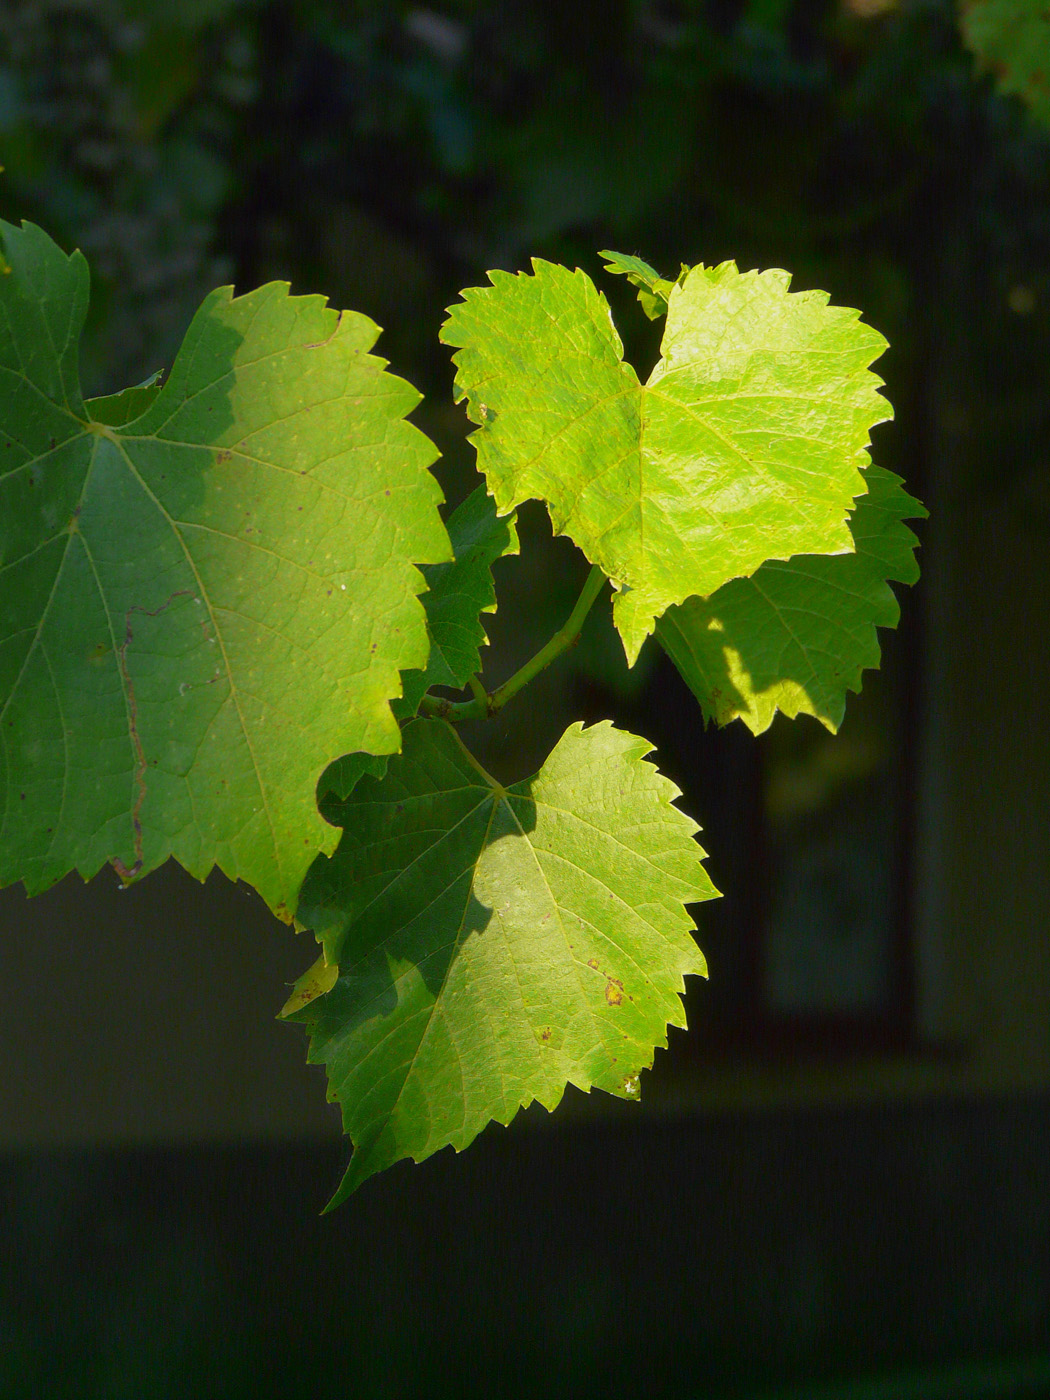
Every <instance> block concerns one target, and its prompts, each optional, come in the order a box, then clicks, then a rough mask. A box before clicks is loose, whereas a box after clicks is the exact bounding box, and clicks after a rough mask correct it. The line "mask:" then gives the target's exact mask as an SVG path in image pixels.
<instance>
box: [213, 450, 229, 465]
mask: <svg viewBox="0 0 1050 1400" xmlns="http://www.w3.org/2000/svg"><path fill="white" fill-rule="evenodd" d="M232 456H233V453H232V452H231V451H230V449H229V448H228V447H220V449H219V450H218V452H216V454H215V461H216V463H218V462H228V461H229V460H230V459H231V457H232Z"/></svg>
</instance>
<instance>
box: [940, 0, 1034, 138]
mask: <svg viewBox="0 0 1050 1400" xmlns="http://www.w3.org/2000/svg"><path fill="white" fill-rule="evenodd" d="M960 18H961V22H962V31H963V35H964V36H965V39H966V42H967V44H968V45H969V47H970V48H971V49H972V50H973V52H974V54H975V55H976V56H977V58H978V59H979V60H980V62H981V63H982V65H983V66H984V67H986V68H988V69H990V71H991V72H992V73H993V74H994V75H995V79H996V83H997V86H998V88H999V91H1000V92H1005V93H1016V94H1017V96H1018V97H1020V98H1021V99H1022V100H1023V101H1024V102H1026V103H1027V104H1028V107H1029V108H1030V110H1031V112H1032V115H1033V116H1034V117H1035V118H1036V119H1037V120H1038V121H1040V122H1042V123H1043V125H1044V126H1050V13H1048V12H1047V8H1046V6H1045V5H1044V4H1042V3H1041V0H962V4H961V6H960Z"/></svg>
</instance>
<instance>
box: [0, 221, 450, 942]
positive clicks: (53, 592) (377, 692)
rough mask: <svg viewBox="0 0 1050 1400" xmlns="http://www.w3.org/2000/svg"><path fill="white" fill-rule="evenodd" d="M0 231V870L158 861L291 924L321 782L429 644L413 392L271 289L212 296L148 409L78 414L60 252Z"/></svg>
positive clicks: (391, 727)
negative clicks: (235, 885) (243, 884)
mask: <svg viewBox="0 0 1050 1400" xmlns="http://www.w3.org/2000/svg"><path fill="white" fill-rule="evenodd" d="M0 238H2V241H3V253H4V258H5V263H6V265H7V266H8V267H9V268H10V271H9V272H8V273H7V274H6V275H3V276H0V307H2V313H3V314H2V320H0V385H2V390H3V397H2V404H3V407H2V410H0V412H2V420H0V428H2V432H0V493H2V495H0V738H2V749H0V801H2V804H3V808H2V812H3V815H2V820H0V882H2V883H9V882H11V881H14V880H16V879H20V878H21V879H24V881H25V884H26V887H27V889H29V890H30V891H31V892H34V891H37V890H41V889H44V888H46V887H47V886H48V885H50V884H52V883H53V882H54V881H55V880H57V879H59V878H60V876H62V875H63V874H65V873H66V872H67V871H70V870H77V871H79V872H80V873H81V874H82V875H83V876H85V878H86V877H88V876H90V875H92V874H94V873H95V871H97V870H98V869H99V867H100V866H101V865H102V864H103V862H105V861H107V860H112V861H113V862H114V864H115V865H117V867H118V869H120V870H121V871H122V873H124V874H125V878H130V877H131V876H133V875H136V874H140V873H144V872H146V871H148V870H150V869H152V868H154V867H155V866H157V865H159V864H160V863H161V862H162V861H163V860H165V859H166V858H167V857H168V856H171V855H173V856H175V857H176V858H177V859H178V860H179V861H180V862H181V863H182V864H183V865H184V866H185V867H186V868H187V870H189V871H190V872H191V873H192V874H194V875H196V876H198V877H200V878H203V877H204V876H205V875H206V874H207V873H208V871H209V870H210V869H211V868H212V867H213V865H218V866H219V867H220V868H221V869H222V870H224V871H225V872H226V874H227V875H229V876H230V877H231V878H242V879H244V880H246V881H248V882H249V883H250V884H252V885H254V886H255V887H256V888H257V889H258V890H259V891H260V892H261V893H262V895H263V896H264V898H265V899H266V900H267V902H268V903H269V904H270V905H271V907H272V908H273V909H274V910H275V911H276V912H278V913H279V914H281V915H282V916H284V917H289V916H290V909H291V908H292V907H293V905H294V901H295V896H296V893H297V891H298V887H299V884H300V882H301V879H302V875H303V873H304V871H305V870H306V868H307V866H308V865H309V863H310V861H311V860H312V859H313V856H314V855H315V854H316V852H317V851H318V850H327V849H331V847H332V845H333V844H334V841H335V840H336V833H335V832H334V831H333V830H332V828H331V827H330V826H328V825H326V823H325V822H323V821H322V819H321V818H320V816H319V815H318V813H317V810H316V805H315V802H314V787H315V784H316V781H317V778H318V776H319V775H320V773H321V771H322V770H323V768H324V767H325V765H326V763H328V762H329V761H330V760H331V759H332V757H333V756H334V755H336V754H338V753H340V752H344V751H346V750H348V749H361V750H367V751H371V752H372V753H387V752H391V751H393V750H394V749H396V748H397V747H398V745H399V742H400V732H399V729H398V726H397V722H396V720H395V718H394V716H393V715H392V714H391V711H390V704H389V702H390V700H391V699H392V698H393V697H395V696H397V695H399V694H400V691H401V678H400V672H401V671H403V670H407V669H410V668H412V667H416V666H422V665H424V664H425V662H426V657H427V651H428V647H427V637H426V625H425V619H424V613H423V608H422V606H421V604H420V602H419V600H418V597H417V594H418V593H420V592H421V591H422V589H423V578H422V575H421V573H420V572H419V570H418V569H417V568H415V567H414V564H415V563H436V562H439V561H441V560H443V559H446V558H448V557H449V552H450V551H449V545H448V539H447V536H446V534H445V530H444V527H443V526H442V524H441V519H440V516H439V514H438V510H437V503H438V500H439V498H440V492H439V490H438V487H437V484H436V482H435V481H434V479H433V477H432V476H431V475H430V473H429V472H428V471H427V467H428V465H429V463H430V462H431V461H432V460H433V459H434V456H435V453H434V450H433V448H432V446H431V444H430V443H429V442H428V441H427V439H426V438H425V437H423V435H422V434H421V433H420V432H418V430H417V429H415V428H413V427H411V426H410V425H408V424H407V423H405V422H404V421H403V419H404V415H405V414H406V413H407V412H408V411H409V410H410V409H411V408H412V407H413V406H414V405H415V404H416V403H417V401H418V397H419V396H418V395H417V394H416V392H415V390H414V389H412V388H411V386H409V385H408V384H406V383H404V381H402V380H400V379H396V378H394V377H393V376H392V375H389V374H387V373H386V372H385V362H384V361H382V360H379V359H377V358H375V357H374V356H372V355H370V354H369V353H368V352H369V350H370V348H371V346H372V344H373V343H374V341H375V338H376V335H377V333H378V331H377V328H376V326H375V325H374V324H373V323H372V322H371V321H369V320H368V319H367V318H366V317H364V316H360V315H357V314H356V313H354V312H342V313H339V312H336V311H333V310H331V309H329V308H328V307H327V306H326V305H325V302H324V300H323V298H321V297H317V296H311V297H292V296H290V295H289V291H288V287H287V285H286V284H283V283H271V284H270V285H269V286H266V287H262V288H260V289H259V290H258V291H255V292H251V293H249V294H248V295H247V296H242V297H237V298H234V297H233V294H232V291H231V289H229V288H223V289H220V290H218V291H216V292H213V293H212V294H211V295H210V296H209V297H208V298H207V299H206V300H205V302H204V304H203V305H202V307H201V309H200V310H199V311H198V313H197V315H196V316H195V318H194V320H193V323H192V324H191V326H190V328H189V330H188V332H187V334H186V339H185V341H184V343H183V346H182V348H181V350H180V351H179V353H178V356H177V357H176V360H175V363H174V365H173V367H172V370H171V373H170V375H169V377H168V379H167V381H166V383H165V384H164V386H163V387H162V388H161V390H160V392H159V393H157V394H156V395H155V396H152V397H151V401H150V402H149V403H148V404H147V406H146V408H145V411H144V412H143V413H141V414H140V416H138V417H137V418H135V419H133V420H131V421H128V422H125V423H123V424H120V425H118V426H116V427H114V426H112V425H111V424H110V423H101V422H98V421H92V420H91V419H90V416H89V411H88V410H87V408H86V406H85V404H84V402H83V399H82V398H81V393H80V389H79V385H78V374H77V344H78V338H79V335H80V330H81V326H82V324H83V320H84V314H85V311H86V308H87V299H88V273H87V265H86V263H85V262H84V259H83V258H82V257H81V255H80V254H79V253H74V254H73V255H72V256H71V257H67V256H66V255H65V254H64V253H62V252H61V250H60V249H59V248H58V247H56V245H55V244H54V243H53V242H51V240H50V239H49V238H48V237H47V236H46V235H45V234H44V233H42V232H41V231H40V230H39V229H37V228H34V227H32V226H31V225H24V226H23V227H22V228H21V229H16V228H13V227H11V226H10V225H7V224H4V225H2V226H0ZM147 396H148V395H147ZM110 405H112V399H111V400H110ZM103 413H104V414H105V409H104V410H103ZM110 416H111V417H112V416H113V415H112V413H111V414H110ZM117 416H118V417H119V416H120V415H119V414H118V415H117Z"/></svg>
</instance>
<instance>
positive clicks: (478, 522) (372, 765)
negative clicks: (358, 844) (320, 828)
mask: <svg viewBox="0 0 1050 1400" xmlns="http://www.w3.org/2000/svg"><path fill="white" fill-rule="evenodd" d="M446 526H447V528H448V534H449V539H450V540H451V541H452V550H453V553H454V555H455V558H454V559H453V561H452V562H451V563H449V564H428V565H425V566H424V569H423V576H424V578H425V579H426V581H427V589H428V592H426V593H424V594H423V607H424V608H425V609H426V614H427V631H428V632H429V635H430V660H429V661H428V662H427V668H426V671H425V672H423V671H408V672H406V673H405V675H404V676H403V677H402V680H403V682H404V695H403V696H402V697H401V698H400V699H399V700H395V701H394V705H393V709H394V714H395V715H396V716H397V718H398V719H399V720H400V721H401V722H402V723H404V722H405V721H406V720H409V719H411V718H412V717H413V716H414V715H415V713H416V711H417V710H418V709H419V702H420V700H422V698H423V696H424V695H425V694H426V692H427V691H428V690H429V689H430V687H431V686H432V685H445V686H450V687H452V688H454V689H456V690H461V689H462V688H463V687H464V686H465V685H466V684H467V682H468V681H469V680H470V678H471V676H473V675H476V674H477V672H478V670H479V669H480V667H481V654H480V650H479V648H480V647H481V646H482V645H484V644H486V642H487V638H486V636H485V629H484V627H483V626H482V625H481V619H480V614H481V613H483V612H489V613H491V612H495V611H496V589H495V586H494V584H493V582H492V566H493V564H494V563H495V562H496V560H497V559H502V558H503V556H504V555H506V554H517V552H518V535H517V530H516V528H515V521H514V516H513V515H509V516H499V515H497V514H496V503H495V501H493V499H492V497H491V496H490V495H489V493H488V492H487V491H486V490H485V488H484V486H479V487H478V488H477V489H476V490H475V491H472V492H471V493H470V495H469V496H468V497H467V498H466V500H465V501H463V502H462V503H461V504H460V505H459V506H457V507H456V509H455V510H454V511H453V512H452V514H451V515H450V516H449V518H448V520H447V521H446ZM385 772H386V758H385V756H384V757H374V756H373V755H371V754H361V753H348V754H344V755H343V757H342V758H337V759H336V761H335V762H334V763H332V764H330V765H329V766H328V768H327V769H326V770H325V772H324V774H323V775H322V777H321V781H320V783H319V784H318V789H317V791H318V800H319V801H320V802H321V804H322V806H321V810H322V812H323V813H324V814H325V816H326V817H328V818H329V819H330V820H333V821H334V820H338V818H337V817H336V816H335V815H333V812H332V811H331V810H330V802H328V801H326V800H325V799H326V798H327V797H328V795H329V794H331V796H332V797H333V798H335V799H336V800H337V801H345V800H346V798H347V797H348V796H349V795H350V793H351V792H352V791H353V788H354V784H355V783H356V782H357V781H358V780H359V779H360V778H362V777H364V776H365V775H366V774H367V775H368V776H369V777H373V778H381V777H382V776H383V774H384V773H385Z"/></svg>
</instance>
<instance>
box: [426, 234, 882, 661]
mask: <svg viewBox="0 0 1050 1400" xmlns="http://www.w3.org/2000/svg"><path fill="white" fill-rule="evenodd" d="M490 279H491V283H492V285H491V286H489V287H484V288H470V289H468V290H467V291H465V292H464V293H463V297H464V300H463V301H462V302H461V303H460V304H458V305H456V306H454V307H453V308H452V309H451V311H450V314H449V318H448V320H447V321H446V322H445V325H444V327H443V329H442V338H443V339H444V340H445V341H446V342H447V343H448V344H450V345H453V346H456V347H457V352H456V354H455V355H454V357H453V358H454V359H455V362H456V367H457V378H456V392H457V395H458V396H459V397H460V398H465V399H466V400H467V403H468V411H469V413H470V416H471V418H472V419H473V421H474V422H476V423H478V424H479V425H480V426H479V428H478V431H477V432H475V433H474V434H473V435H472V441H473V442H474V444H475V447H476V448H477V453H478V465H479V467H480V468H481V470H482V471H483V472H484V473H485V475H486V477H487V478H488V483H489V489H490V490H491V491H492V493H493V495H494V496H495V498H496V503H497V506H498V508H499V509H500V510H501V511H509V510H510V509H511V508H512V507H514V506H516V505H519V504H520V503H521V502H522V501H525V500H528V499H530V498H532V497H535V498H538V499H540V500H543V501H546V503H547V506H548V509H549V511H550V515H551V520H552V522H553V524H554V528H555V529H556V530H557V531H559V532H561V533H562V534H566V535H569V536H570V537H571V538H572V539H573V540H574V541H575V542H576V544H578V545H579V547H580V548H581V549H582V550H583V552H584V554H585V555H586V556H587V558H588V559H589V560H590V561H591V563H592V564H597V565H598V566H599V567H600V568H601V569H603V570H604V572H605V573H606V574H607V575H608V576H609V578H610V579H611V580H612V582H613V584H614V586H615V587H616V589H617V590H618V592H617V594H616V597H615V600H614V617H615V621H616V625H617V628H618V629H619V632H620V635H621V637H622V639H623V643H624V649H625V651H626V653H627V657H628V660H629V661H631V662H632V663H633V661H634V660H635V658H636V657H637V655H638V651H639V648H640V647H641V644H642V642H643V641H644V640H645V637H646V636H647V635H648V634H649V633H650V632H651V631H652V630H653V625H654V623H655V620H656V618H657V617H659V616H660V615H661V614H662V613H663V612H665V611H666V609H667V608H668V607H670V606H671V605H672V604H674V603H682V602H684V601H685V599H686V598H689V597H692V596H693V595H694V594H697V595H700V596H706V595H707V594H709V593H713V592H714V591H715V589H716V588H719V587H721V585H722V584H723V583H725V582H727V581H728V580H729V579H731V578H738V577H742V576H746V575H748V574H751V573H754V571H755V570H756V569H757V568H759V566H760V565H761V564H763V563H765V561H766V560H767V559H787V558H790V557H791V555H793V554H801V553H825V554H828V553H839V552H844V551H847V550H850V549H852V547H853V542H852V538H851V536H850V532H849V528H848V526H847V524H846V519H847V516H848V514H849V511H850V509H851V508H852V505H853V498H854V496H856V495H857V494H858V493H859V492H860V491H862V490H863V488H864V483H863V478H862V476H861V474H860V468H861V467H862V466H864V465H865V464H866V462H867V460H868V458H867V444H868V435H869V432H870V430H871V428H872V426H873V425H874V424H875V423H877V422H879V421H881V420H883V419H885V418H886V417H888V416H889V407H888V405H887V403H886V401H885V400H884V399H883V398H882V397H881V396H880V395H879V394H878V392H877V390H878V387H879V384H880V382H881V381H880V380H879V379H878V378H877V377H876V376H875V375H874V374H872V373H871V372H870V370H869V368H868V366H869V365H870V363H871V361H872V360H873V359H874V358H875V357H876V356H877V355H879V354H881V353H882V350H883V349H884V348H885V341H884V340H883V338H882V336H880V335H879V334H878V332H877V331H874V330H872V329H871V328H870V327H869V326H865V325H863V324H861V322H860V321H859V320H858V313H857V312H856V311H851V310H848V309H846V308H843V307H832V306H829V305H828V299H827V296H826V294H825V293H823V292H797V293H791V292H789V291H788V285H789V281H790V279H789V277H788V274H787V273H785V272H779V271H775V270H774V271H770V272H762V273H759V272H745V273H739V272H738V271H737V269H736V267H735V265H734V264H732V263H723V264H721V265H720V266H719V267H715V268H705V267H702V266H701V267H695V268H693V269H692V271H691V272H689V273H688V274H687V275H686V276H685V277H684V278H683V280H682V281H681V282H680V283H678V284H676V285H675V286H674V287H673V288H672V290H671V293H670V299H669V303H668V313H667V324H666V327H665V330H664V337H663V344H662V357H661V359H660V361H659V363H658V364H657V365H656V368H655V369H654V370H653V372H652V374H651V375H650V376H649V380H648V382H647V383H646V384H645V385H644V386H643V385H641V384H639V382H638V378H637V375H636V374H635V372H634V370H633V369H632V368H631V366H630V365H627V364H625V363H624V362H623V359H622V346H621V343H620V339H619V336H618V335H617V333H616V330H615V327H614V326H613V323H612V319H611V317H610V314H609V307H608V305H607V303H606V301H605V298H604V297H602V296H600V295H599V293H598V292H597V290H596V289H595V287H594V285H593V283H592V282H591V280H590V278H588V277H587V276H586V275H585V274H584V273H582V272H580V271H578V270H577V271H576V272H570V271H569V270H568V269H567V268H563V267H558V266H555V265H553V264H551V263H546V262H542V261H540V260H538V259H536V260H534V261H533V273H532V274H531V275H530V274H525V273H519V274H516V275H511V274H509V273H506V272H493V273H491V274H490Z"/></svg>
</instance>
